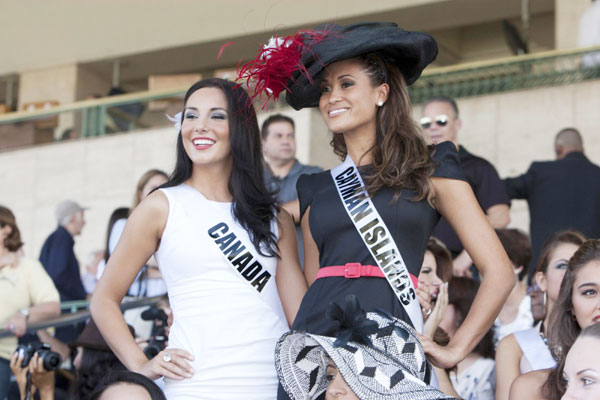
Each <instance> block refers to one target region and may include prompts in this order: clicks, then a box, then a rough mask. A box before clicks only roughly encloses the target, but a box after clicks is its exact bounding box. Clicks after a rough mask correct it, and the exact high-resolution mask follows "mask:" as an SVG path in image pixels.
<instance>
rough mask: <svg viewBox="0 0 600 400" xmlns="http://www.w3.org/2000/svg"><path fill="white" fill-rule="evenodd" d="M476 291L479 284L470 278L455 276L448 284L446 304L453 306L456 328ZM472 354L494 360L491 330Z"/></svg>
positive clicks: (492, 331)
mask: <svg viewBox="0 0 600 400" xmlns="http://www.w3.org/2000/svg"><path fill="white" fill-rule="evenodd" d="M477 290H479V283H477V282H476V281H474V280H473V279H471V278H465V277H457V276H455V277H453V278H452V279H450V282H448V304H452V305H453V306H454V310H455V321H454V324H455V326H456V327H459V326H460V325H461V324H462V323H463V322H464V320H465V318H467V314H468V313H469V310H470V309H471V304H473V301H474V300H475V296H476V295H477ZM473 353H477V354H479V355H480V356H481V357H484V358H492V359H493V358H494V356H495V353H496V351H495V350H494V329H493V328H490V330H488V331H487V333H486V334H485V335H484V336H483V338H481V341H480V342H479V343H478V344H477V346H475V348H474V349H473Z"/></svg>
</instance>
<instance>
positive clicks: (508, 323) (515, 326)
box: [494, 229, 533, 344]
mask: <svg viewBox="0 0 600 400" xmlns="http://www.w3.org/2000/svg"><path fill="white" fill-rule="evenodd" d="M496 234H497V235H498V239H500V243H502V246H503V247H504V250H505V251H506V254H508V258H509V259H510V261H511V262H512V264H513V266H514V271H515V275H516V276H517V280H516V281H515V286H514V287H513V290H512V291H511V292H510V295H509V296H508V299H506V302H505V303H504V306H502V309H501V310H500V314H499V315H498V318H496V321H495V322H494V344H498V342H499V341H500V340H502V338H503V337H505V336H506V335H509V334H511V333H513V332H516V331H520V330H523V329H528V328H531V327H532V326H533V315H532V313H531V298H530V297H529V296H528V295H527V287H526V286H525V284H524V283H523V279H524V278H525V277H526V276H527V268H528V266H529V261H530V259H531V245H530V244H529V238H528V237H527V235H526V234H525V233H523V232H521V231H520V230H518V229H496Z"/></svg>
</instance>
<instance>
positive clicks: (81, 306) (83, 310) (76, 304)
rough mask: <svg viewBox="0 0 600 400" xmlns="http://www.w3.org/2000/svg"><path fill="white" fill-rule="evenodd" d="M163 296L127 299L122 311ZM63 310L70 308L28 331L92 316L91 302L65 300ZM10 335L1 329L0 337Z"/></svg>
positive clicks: (148, 303)
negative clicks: (65, 312)
mask: <svg viewBox="0 0 600 400" xmlns="http://www.w3.org/2000/svg"><path fill="white" fill-rule="evenodd" d="M162 298H163V296H156V297H144V298H141V299H126V300H123V302H122V303H121V307H120V308H121V311H127V310H131V309H134V308H140V307H148V306H153V305H155V304H157V303H158V302H159V301H160V300H161V299H162ZM60 308H61V310H63V311H65V310H70V313H69V314H62V315H61V316H59V317H56V318H51V319H48V320H45V321H39V322H34V323H32V324H28V325H27V332H29V333H35V332H36V331H38V330H40V329H47V328H59V327H61V326H67V325H73V324H77V323H79V322H83V321H86V320H88V319H89V318H90V311H89V302H88V301H85V300H81V301H65V302H62V303H61V304H60ZM8 336H14V333H13V332H12V331H10V330H7V329H0V339H1V338H4V337H8Z"/></svg>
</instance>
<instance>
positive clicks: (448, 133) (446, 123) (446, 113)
mask: <svg viewBox="0 0 600 400" xmlns="http://www.w3.org/2000/svg"><path fill="white" fill-rule="evenodd" d="M421 114H422V117H421V119H420V120H419V123H420V125H421V128H423V132H425V136H426V137H427V139H428V141H429V143H433V144H438V143H441V142H445V141H451V142H453V143H454V144H455V145H457V146H458V131H459V130H460V128H461V127H462V121H461V120H460V118H459V116H458V106H457V105H456V101H454V99H452V98H451V97H447V96H438V97H433V98H431V99H429V100H427V101H425V102H424V103H423V107H422V110H421Z"/></svg>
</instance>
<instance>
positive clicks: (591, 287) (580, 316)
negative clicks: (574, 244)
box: [544, 239, 600, 398]
mask: <svg viewBox="0 0 600 400" xmlns="http://www.w3.org/2000/svg"><path fill="white" fill-rule="evenodd" d="M598 322H600V239H590V240H587V241H586V242H585V243H584V244H582V245H581V247H579V249H578V250H577V251H576V252H575V254H573V257H571V259H570V260H569V264H568V267H567V271H566V273H565V276H564V279H563V281H562V284H561V286H560V292H559V294H558V300H557V302H556V305H555V307H554V309H553V310H552V314H551V315H550V321H549V329H548V348H549V349H550V351H551V352H552V355H553V356H554V358H555V359H556V360H558V361H557V364H558V367H557V368H556V369H555V370H553V371H552V372H551V373H550V375H549V377H548V380H547V381H546V384H545V385H544V393H545V395H547V396H548V397H550V398H559V397H560V396H561V395H562V394H564V392H565V389H566V387H565V382H564V380H563V379H562V374H563V370H564V366H565V356H566V354H567V352H568V351H569V349H570V348H571V346H572V345H573V343H574V342H575V339H577V336H578V335H579V333H580V332H581V330H582V329H585V328H587V327H588V326H590V325H593V324H596V323H598Z"/></svg>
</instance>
